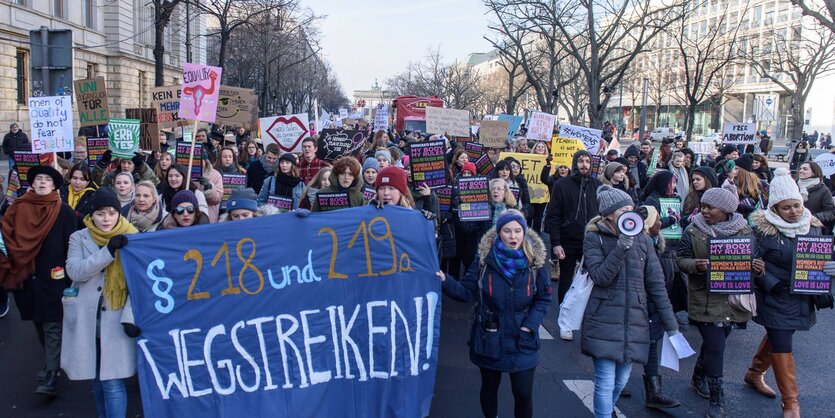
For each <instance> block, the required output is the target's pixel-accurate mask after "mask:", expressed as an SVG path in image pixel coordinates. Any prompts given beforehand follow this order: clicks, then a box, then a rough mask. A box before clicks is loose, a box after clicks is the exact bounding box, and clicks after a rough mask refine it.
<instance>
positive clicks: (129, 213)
mask: <svg viewBox="0 0 835 418" xmlns="http://www.w3.org/2000/svg"><path fill="white" fill-rule="evenodd" d="M135 189H136V193H135V194H136V197H135V198H134V199H133V203H131V204H130V205H128V206H124V207H122V210H121V214H122V216H124V217H125V219H127V220H128V222H130V224H131V225H133V227H134V228H136V230H137V231H139V232H151V231H156V230H157V227H158V226H159V224H160V223H161V222H162V220H163V218H165V216H166V215H168V212H166V211H165V209H164V208H163V207H162V201H161V200H160V198H159V194H158V193H157V189H156V187H154V183H151V182H150V181H140V182H139V183H138V184H137V185H136V187H135Z"/></svg>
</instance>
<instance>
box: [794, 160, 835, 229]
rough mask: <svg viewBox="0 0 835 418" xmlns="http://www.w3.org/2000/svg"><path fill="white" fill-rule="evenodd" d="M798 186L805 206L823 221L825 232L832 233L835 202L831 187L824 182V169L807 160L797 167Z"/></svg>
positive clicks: (834, 219)
mask: <svg viewBox="0 0 835 418" xmlns="http://www.w3.org/2000/svg"><path fill="white" fill-rule="evenodd" d="M797 186H798V187H799V188H800V195H801V196H803V206H805V207H806V209H809V212H812V215H813V216H814V217H815V218H818V220H819V221H821V223H823V233H824V234H826V235H830V234H832V222H833V221H835V204H833V202H832V195H831V194H830V193H829V188H827V187H826V184H824V182H823V170H821V167H820V166H819V165H818V163H816V162H814V161H806V162H805V163H803V164H801V165H800V168H798V169H797Z"/></svg>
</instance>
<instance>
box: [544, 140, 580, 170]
mask: <svg viewBox="0 0 835 418" xmlns="http://www.w3.org/2000/svg"><path fill="white" fill-rule="evenodd" d="M584 149H586V146H585V145H583V142H582V141H580V140H579V139H574V138H562V137H560V136H559V135H554V137H553V138H552V139H551V156H552V157H553V165H554V166H555V167H559V166H561V165H564V166H566V167H571V160H572V158H574V153H576V152H577V151H580V150H584Z"/></svg>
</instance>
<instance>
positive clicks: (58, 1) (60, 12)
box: [52, 0, 67, 19]
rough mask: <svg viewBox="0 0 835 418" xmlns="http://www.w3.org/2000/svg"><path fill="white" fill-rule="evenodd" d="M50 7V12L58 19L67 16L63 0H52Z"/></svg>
mask: <svg viewBox="0 0 835 418" xmlns="http://www.w3.org/2000/svg"><path fill="white" fill-rule="evenodd" d="M52 3H53V8H52V14H53V15H54V16H55V17H57V18H60V19H66V18H67V4H66V3H64V0H54V1H53V2H52Z"/></svg>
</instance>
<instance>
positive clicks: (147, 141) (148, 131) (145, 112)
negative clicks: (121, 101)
mask: <svg viewBox="0 0 835 418" xmlns="http://www.w3.org/2000/svg"><path fill="white" fill-rule="evenodd" d="M125 116H126V117H127V118H128V119H139V148H141V149H144V150H159V149H160V148H159V123H158V122H157V110H156V109H154V108H153V107H146V108H134V109H125Z"/></svg>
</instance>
